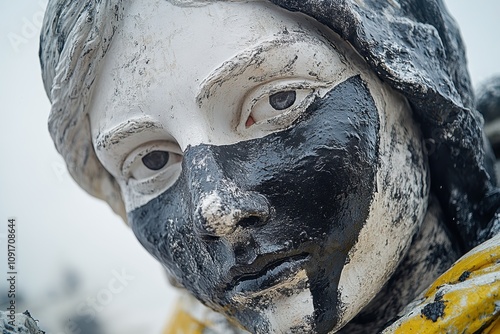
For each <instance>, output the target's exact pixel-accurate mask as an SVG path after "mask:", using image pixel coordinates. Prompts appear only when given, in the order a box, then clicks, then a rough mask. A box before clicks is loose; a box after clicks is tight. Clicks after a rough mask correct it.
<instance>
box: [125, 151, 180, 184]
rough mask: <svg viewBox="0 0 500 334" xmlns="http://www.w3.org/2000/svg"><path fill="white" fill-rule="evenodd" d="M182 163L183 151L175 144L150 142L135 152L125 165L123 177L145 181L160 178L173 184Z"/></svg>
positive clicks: (166, 182)
mask: <svg viewBox="0 0 500 334" xmlns="http://www.w3.org/2000/svg"><path fill="white" fill-rule="evenodd" d="M181 162H182V150H181V149H180V147H179V145H177V144H176V143H173V142H168V141H161V142H148V143H145V144H143V145H141V146H139V147H138V148H136V149H135V150H133V151H132V152H131V153H130V155H129V156H128V157H127V158H126V159H125V161H124V163H123V167H122V168H123V175H124V176H125V177H126V178H127V179H133V180H136V181H141V182H142V181H145V180H149V179H151V178H160V179H161V180H162V181H161V182H163V183H164V184H171V183H172V182H173V181H175V179H176V178H177V176H178V174H179V171H180V168H181Z"/></svg>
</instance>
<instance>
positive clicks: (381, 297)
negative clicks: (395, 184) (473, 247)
mask: <svg viewBox="0 0 500 334" xmlns="http://www.w3.org/2000/svg"><path fill="white" fill-rule="evenodd" d="M452 241H453V237H452V236H451V234H450V233H449V231H448V230H447V229H446V227H445V226H444V223H443V217H442V213H441V208H440V206H439V203H438V202H437V200H436V199H435V198H434V197H433V196H431V200H430V201H429V208H428V210H427V214H426V216H425V219H424V222H423V223H422V226H421V228H420V230H419V231H418V233H417V234H416V235H415V237H414V239H413V242H412V244H411V247H410V250H409V251H408V254H407V255H406V256H405V257H404V258H403V260H402V261H401V263H400V265H399V266H398V268H397V269H396V272H395V273H394V275H393V276H392V277H391V279H390V280H389V281H388V282H387V283H386V284H385V285H384V287H383V288H382V290H381V291H380V292H379V293H378V294H377V296H375V298H374V299H373V300H372V301H371V303H370V304H368V305H367V306H366V307H365V308H364V310H363V311H361V313H360V314H358V315H357V316H356V317H355V318H354V319H353V320H352V321H351V322H350V323H349V324H347V325H346V326H345V327H344V328H343V329H342V330H341V331H340V332H339V333H350V334H356V333H368V332H370V333H371V332H373V333H375V332H377V331H378V330H380V329H381V328H382V327H383V326H384V324H386V323H387V322H388V321H390V320H391V319H393V318H394V317H396V316H397V314H398V313H399V312H401V311H402V310H403V309H404V308H405V306H406V305H408V304H409V303H410V302H411V301H413V300H414V299H415V298H416V297H417V296H418V295H419V294H420V293H421V292H422V291H423V290H424V289H425V288H427V287H429V286H430V284H431V283H432V282H433V281H434V280H435V279H436V278H437V277H438V276H439V275H440V274H442V273H443V272H444V271H446V270H447V269H448V268H449V267H450V266H451V265H452V264H453V263H454V262H455V261H456V260H457V259H458V258H459V256H460V255H459V254H460V252H459V251H458V249H457V248H456V247H454V245H453V242H452Z"/></svg>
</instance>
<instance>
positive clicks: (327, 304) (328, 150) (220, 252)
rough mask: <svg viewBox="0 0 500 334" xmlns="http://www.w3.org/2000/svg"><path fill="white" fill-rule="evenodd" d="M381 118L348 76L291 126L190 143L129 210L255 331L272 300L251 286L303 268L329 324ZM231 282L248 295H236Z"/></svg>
mask: <svg viewBox="0 0 500 334" xmlns="http://www.w3.org/2000/svg"><path fill="white" fill-rule="evenodd" d="M378 128H379V120H378V112H377V109H376V106H375V103H374V101H373V99H372V97H371V95H370V93H369V91H368V88H367V87H366V85H365V84H364V83H363V82H362V80H361V79H360V78H359V77H352V78H350V79H348V80H346V81H345V82H343V83H341V84H339V85H338V86H336V87H335V88H333V89H332V90H331V91H330V92H329V93H328V94H327V95H326V96H325V97H324V98H322V99H320V98H318V99H317V100H316V101H315V102H314V103H312V104H311V105H310V106H309V107H308V108H307V110H306V111H305V112H304V114H303V116H302V117H301V118H300V119H299V120H298V121H297V122H296V124H295V125H294V126H293V127H292V128H290V129H288V130H284V131H282V132H278V133H273V134H270V135H268V136H266V137H263V138H259V139H254V140H249V141H245V142H240V143H237V144H234V145H227V146H212V145H205V144H202V145H198V146H195V147H190V148H188V149H187V150H186V152H185V155H184V160H183V162H182V174H181V176H180V177H179V179H178V180H177V181H176V183H175V184H174V185H173V186H172V187H171V188H169V189H168V190H167V191H165V192H164V193H163V194H161V195H160V196H158V197H157V198H155V199H154V200H152V201H150V202H149V203H148V204H146V205H144V206H142V207H140V208H137V209H135V210H133V211H132V212H130V213H129V221H130V222H131V224H132V227H133V230H134V233H135V234H136V236H137V238H138V239H139V240H140V242H141V243H142V244H143V246H144V247H145V248H146V249H147V250H148V251H149V252H150V253H151V254H153V255H154V256H155V257H156V258H157V259H158V260H159V261H160V262H161V263H163V264H164V265H165V266H166V267H167V268H168V269H169V270H170V272H171V274H172V275H173V276H174V277H175V278H176V279H177V280H178V281H179V282H180V283H181V284H182V285H183V286H184V287H186V288H187V289H188V290H189V291H190V292H191V293H192V294H194V295H195V296H196V297H197V298H198V299H200V300H201V301H202V302H204V303H205V304H207V305H208V306H210V307H212V308H214V309H216V310H218V311H221V312H224V313H226V314H228V315H230V316H233V317H235V318H236V319H237V320H238V321H239V322H240V323H241V324H242V325H243V326H245V327H246V328H247V329H249V330H250V331H252V332H258V333H261V332H265V331H266V326H267V325H266V321H265V319H263V318H262V315H261V314H260V313H259V310H260V309H262V308H265V306H266V303H269V299H266V298H262V297H255V298H253V297H252V296H255V292H257V291H262V290H263V289H266V288H270V287H273V286H275V285H276V284H278V283H280V282H282V281H283V280H284V279H286V278H287V277H289V276H290V275H293V274H294V273H296V271H298V269H304V270H305V271H306V273H307V277H308V283H307V284H306V286H304V287H305V288H306V289H307V288H309V289H310V291H311V293H312V296H313V304H314V309H315V312H314V321H313V322H314V324H313V325H314V327H315V331H316V332H317V333H327V332H328V331H330V330H331V329H332V328H333V326H334V325H335V324H336V322H337V320H338V316H339V307H340V305H339V300H338V281H339V278H340V273H341V271H342V268H343V266H344V264H345V261H346V257H347V254H348V252H349V250H350V249H351V247H352V246H353V245H354V243H355V242H356V240H357V236H358V234H359V232H360V230H361V228H362V226H363V224H364V222H365V221H366V219H367V216H368V212H369V207H370V203H371V200H372V196H373V193H374V189H375V175H376V168H377V167H376V166H377V160H378V146H377V145H378ZM214 194H216V195H217V197H214V196H213V195H214ZM210 195H212V196H210ZM213 198H218V199H217V200H214V201H213V205H212V206H210V205H207V203H209V204H210V203H211V202H210V200H209V199H213ZM207 207H209V208H212V209H214V208H217V209H218V210H215V211H214V210H212V211H210V210H208V211H207V209H203V208H207ZM209 211H210V212H211V215H210V214H209V213H210V212H209ZM214 217H215V218H220V219H215V218H214ZM236 293H242V294H243V295H244V296H246V297H247V298H248V300H249V302H248V303H246V304H245V305H242V304H239V303H237V302H235V301H234V298H233V297H234V296H235V294H236Z"/></svg>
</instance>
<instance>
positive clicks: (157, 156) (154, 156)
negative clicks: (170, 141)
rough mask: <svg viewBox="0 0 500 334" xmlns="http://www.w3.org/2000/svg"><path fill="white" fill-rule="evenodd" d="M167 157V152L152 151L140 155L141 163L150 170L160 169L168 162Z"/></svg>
mask: <svg viewBox="0 0 500 334" xmlns="http://www.w3.org/2000/svg"><path fill="white" fill-rule="evenodd" d="M168 159H169V153H168V152H165V151H153V152H149V153H148V154H146V155H145V156H143V157H142V163H143V164H144V166H146V167H147V168H149V169H151V170H160V169H162V168H163V167H165V165H166V164H167V163H168Z"/></svg>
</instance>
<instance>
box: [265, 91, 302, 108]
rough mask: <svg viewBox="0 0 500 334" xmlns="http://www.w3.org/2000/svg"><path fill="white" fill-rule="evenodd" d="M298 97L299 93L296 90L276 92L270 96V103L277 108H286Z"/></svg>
mask: <svg viewBox="0 0 500 334" xmlns="http://www.w3.org/2000/svg"><path fill="white" fill-rule="evenodd" d="M296 99H297V93H296V92H295V91H294V90H288V91H284V92H278V93H274V94H273V95H270V96H269V104H270V105H271V107H273V108H274V109H275V110H285V109H287V108H290V107H291V106H293V104H294V103H295V100H296Z"/></svg>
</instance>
